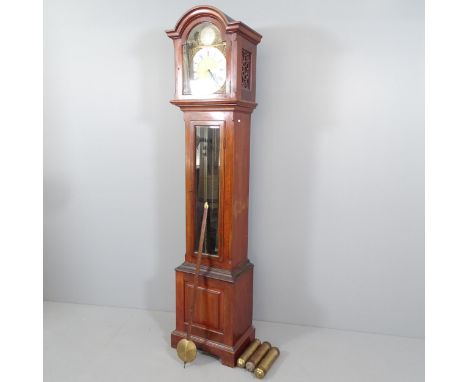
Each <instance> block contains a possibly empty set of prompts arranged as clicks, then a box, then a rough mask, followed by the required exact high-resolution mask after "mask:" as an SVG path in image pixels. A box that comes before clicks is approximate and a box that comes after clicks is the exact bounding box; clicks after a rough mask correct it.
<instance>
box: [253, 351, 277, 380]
mask: <svg viewBox="0 0 468 382" xmlns="http://www.w3.org/2000/svg"><path fill="white" fill-rule="evenodd" d="M279 354H280V351H279V349H278V348H277V347H273V348H271V349H270V350H269V351H268V353H267V354H266V356H265V357H263V358H262V360H261V361H260V363H259V364H258V366H257V367H256V369H255V371H254V373H255V376H256V377H257V378H260V379H262V378H263V377H264V376H265V375H266V373H267V372H268V370H270V367H271V365H273V363H274V362H275V361H276V358H278V357H279Z"/></svg>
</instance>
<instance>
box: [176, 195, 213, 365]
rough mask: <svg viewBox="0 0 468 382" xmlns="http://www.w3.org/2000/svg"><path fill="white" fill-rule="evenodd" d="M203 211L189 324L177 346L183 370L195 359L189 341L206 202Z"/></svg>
mask: <svg viewBox="0 0 468 382" xmlns="http://www.w3.org/2000/svg"><path fill="white" fill-rule="evenodd" d="M204 209H205V210H204V211H203V219H202V226H201V231H200V240H199V241H198V252H197V266H196V268H195V276H194V280H193V293H192V304H191V305H190V311H189V323H188V330H187V338H182V339H181V340H180V341H179V343H178V344H177V355H178V356H179V358H180V359H181V360H182V361H184V368H185V364H186V363H187V362H192V361H193V360H194V359H195V358H196V357H197V346H196V345H195V342H193V341H192V340H191V339H190V336H191V335H192V324H193V311H194V308H195V300H196V297H197V289H198V276H199V275H200V264H201V258H202V250H203V242H204V241H205V229H206V217H207V215H208V202H205V205H204Z"/></svg>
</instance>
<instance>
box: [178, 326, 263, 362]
mask: <svg viewBox="0 0 468 382" xmlns="http://www.w3.org/2000/svg"><path fill="white" fill-rule="evenodd" d="M186 337H187V333H186V332H181V331H179V330H174V331H173V332H172V333H171V346H172V347H173V348H176V347H177V344H178V343H179V341H180V340H181V339H182V338H186ZM254 339H255V328H254V327H253V326H251V327H250V328H249V329H247V330H246V331H245V333H244V334H243V335H242V336H241V337H240V338H239V340H238V341H237V342H236V343H235V345H234V346H229V345H226V344H223V343H220V342H216V341H212V340H208V339H205V338H202V337H198V336H194V335H192V336H191V340H192V341H193V342H195V344H196V345H197V349H198V350H203V351H205V352H207V353H210V354H212V355H214V356H216V357H218V358H219V359H220V360H221V363H222V364H223V365H226V366H229V367H234V366H236V361H237V358H239V357H240V355H241V354H242V352H243V351H244V350H245V348H246V347H247V346H248V345H249V344H250V342H252V341H253V340H254Z"/></svg>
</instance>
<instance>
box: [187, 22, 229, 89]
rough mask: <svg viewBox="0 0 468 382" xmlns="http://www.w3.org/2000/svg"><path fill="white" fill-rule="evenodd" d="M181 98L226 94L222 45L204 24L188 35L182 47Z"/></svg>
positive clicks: (210, 26) (215, 32)
mask: <svg viewBox="0 0 468 382" xmlns="http://www.w3.org/2000/svg"><path fill="white" fill-rule="evenodd" d="M183 69H184V70H183V79H184V80H183V94H187V95H193V96H201V97H205V96H208V95H210V94H221V93H224V92H225V91H226V76H227V73H226V72H227V65H226V41H223V37H222V34H221V32H220V31H219V29H218V28H217V26H216V25H214V24H213V23H211V22H208V21H205V22H203V23H200V24H197V25H196V26H195V27H193V28H192V30H191V31H190V33H189V35H188V37H187V40H186V42H185V43H184V45H183Z"/></svg>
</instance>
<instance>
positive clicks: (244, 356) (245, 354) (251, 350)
mask: <svg viewBox="0 0 468 382" xmlns="http://www.w3.org/2000/svg"><path fill="white" fill-rule="evenodd" d="M260 344H261V342H260V340H259V339H257V338H256V339H255V340H254V341H252V342H251V343H250V345H249V346H247V349H245V350H244V352H243V353H242V355H241V356H240V357H239V358H238V359H237V366H239V367H245V364H246V362H247V361H248V360H249V358H250V356H251V355H252V354H253V353H255V350H257V348H258V347H259V346H260Z"/></svg>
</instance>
